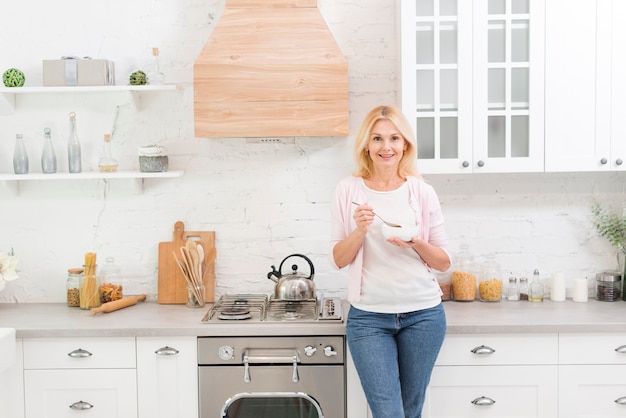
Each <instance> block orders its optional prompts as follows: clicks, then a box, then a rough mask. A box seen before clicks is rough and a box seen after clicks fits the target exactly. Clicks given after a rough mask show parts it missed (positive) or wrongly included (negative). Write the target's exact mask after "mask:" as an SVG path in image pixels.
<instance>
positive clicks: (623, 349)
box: [615, 345, 626, 354]
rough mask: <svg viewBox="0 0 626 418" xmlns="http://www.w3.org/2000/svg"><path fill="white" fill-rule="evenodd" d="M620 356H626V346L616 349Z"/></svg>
mask: <svg viewBox="0 0 626 418" xmlns="http://www.w3.org/2000/svg"><path fill="white" fill-rule="evenodd" d="M615 351H617V352H618V353H620V354H626V345H620V346H619V347H617V348H616V349H615Z"/></svg>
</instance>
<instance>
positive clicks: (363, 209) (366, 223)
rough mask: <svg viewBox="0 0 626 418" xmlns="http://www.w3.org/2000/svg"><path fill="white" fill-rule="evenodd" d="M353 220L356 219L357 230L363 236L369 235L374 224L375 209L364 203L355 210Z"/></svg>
mask: <svg viewBox="0 0 626 418" xmlns="http://www.w3.org/2000/svg"><path fill="white" fill-rule="evenodd" d="M352 219H354V222H355V223H356V227H357V229H359V231H361V232H362V233H363V234H367V231H368V230H369V227H370V225H371V224H372V222H374V209H373V208H372V207H371V206H370V205H368V204H367V203H363V204H361V205H359V206H357V208H356V209H355V210H354V215H352Z"/></svg>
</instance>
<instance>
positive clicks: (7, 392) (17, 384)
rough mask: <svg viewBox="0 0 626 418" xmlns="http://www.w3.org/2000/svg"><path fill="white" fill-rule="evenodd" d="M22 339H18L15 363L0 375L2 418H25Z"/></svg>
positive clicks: (0, 412) (0, 414) (0, 416)
mask: <svg viewBox="0 0 626 418" xmlns="http://www.w3.org/2000/svg"><path fill="white" fill-rule="evenodd" d="M23 364H24V360H23V356H22V339H21V338H17V339H16V349H15V362H14V363H13V366H11V367H10V368H8V369H6V370H4V371H3V372H1V373H0V418H24V366H23Z"/></svg>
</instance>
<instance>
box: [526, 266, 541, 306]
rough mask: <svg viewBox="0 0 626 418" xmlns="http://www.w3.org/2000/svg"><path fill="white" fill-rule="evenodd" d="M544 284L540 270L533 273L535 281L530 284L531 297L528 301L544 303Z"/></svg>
mask: <svg viewBox="0 0 626 418" xmlns="http://www.w3.org/2000/svg"><path fill="white" fill-rule="evenodd" d="M543 292H544V290H543V284H542V283H541V279H540V278H539V270H537V269H535V271H534V272H533V281H532V283H531V284H530V295H529V298H528V300H530V301H531V302H543Z"/></svg>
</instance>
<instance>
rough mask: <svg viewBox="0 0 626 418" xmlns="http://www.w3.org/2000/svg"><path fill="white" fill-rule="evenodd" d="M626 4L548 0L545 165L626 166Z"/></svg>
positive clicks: (578, 168) (578, 167)
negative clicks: (574, 2)
mask: <svg viewBox="0 0 626 418" xmlns="http://www.w3.org/2000/svg"><path fill="white" fill-rule="evenodd" d="M624 19H626V6H625V5H624V2H623V1H622V0H584V1H579V2H577V3H576V7H572V6H571V2H569V1H567V0H550V1H546V133H545V143H546V171H609V170H624V169H625V167H624V161H623V160H624V159H625V158H626V152H625V150H626V123H625V122H624V117H623V115H624V113H625V112H626V104H625V103H624V101H623V95H624V93H626V80H624V71H626V57H624V48H626V28H624V25H623V22H624Z"/></svg>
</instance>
